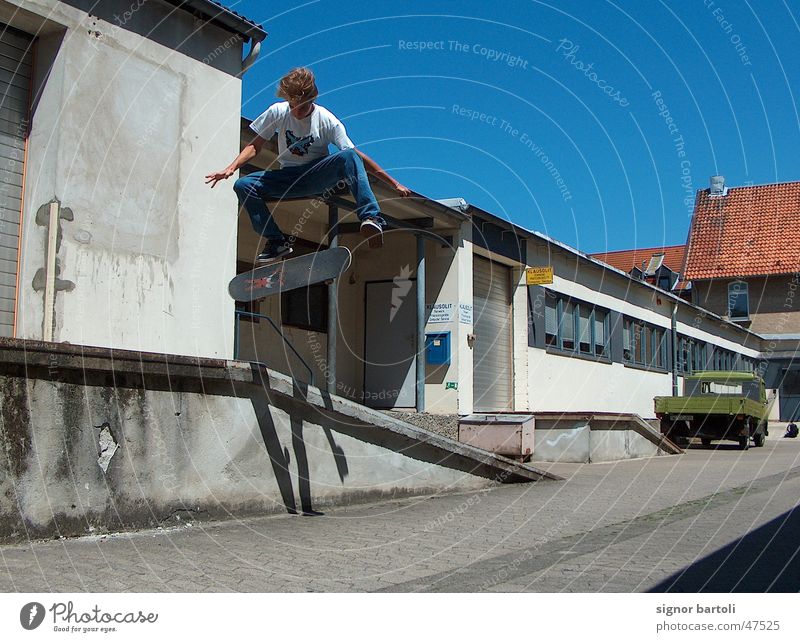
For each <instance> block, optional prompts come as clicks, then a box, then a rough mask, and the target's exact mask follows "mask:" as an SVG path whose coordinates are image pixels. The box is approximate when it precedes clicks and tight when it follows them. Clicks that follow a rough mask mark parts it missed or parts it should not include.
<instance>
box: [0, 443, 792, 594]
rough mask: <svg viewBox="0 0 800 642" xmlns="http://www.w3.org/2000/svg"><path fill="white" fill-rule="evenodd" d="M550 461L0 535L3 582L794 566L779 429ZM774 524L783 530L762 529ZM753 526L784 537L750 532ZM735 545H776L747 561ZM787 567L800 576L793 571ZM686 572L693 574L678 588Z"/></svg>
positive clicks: (611, 583)
mask: <svg viewBox="0 0 800 642" xmlns="http://www.w3.org/2000/svg"><path fill="white" fill-rule="evenodd" d="M548 467H549V469H550V470H552V471H553V472H555V473H558V474H560V475H562V476H564V477H565V478H566V480H565V481H563V482H540V483H533V484H523V485H507V486H502V487H497V488H493V489H490V490H486V491H480V492H477V493H472V494H460V495H446V496H434V497H424V498H414V499H403V500H397V501H391V502H384V503H381V504H372V505H361V506H353V507H348V508H340V509H335V510H329V511H327V512H326V514H325V515H323V516H317V517H303V516H288V515H287V516H277V517H265V518H252V519H245V520H231V521H226V522H205V523H202V522H193V523H191V524H184V525H182V526H180V527H175V528H169V529H164V530H159V531H147V532H138V533H130V534H122V535H109V536H103V537H93V538H80V539H73V540H61V541H48V542H37V543H30V544H26V545H13V546H2V547H0V590H1V591H4V592H45V591H58V592H82V591H98V592H122V591H137V592H159V591H170V592H184V591H192V592H194V591H198V592H205V591H257V592H272V591H448V592H450V591H481V590H484V591H547V592H561V591H580V592H594V591H625V592H629V591H645V590H650V589H652V588H653V587H655V586H657V585H660V587H659V588H662V589H663V588H665V587H669V586H674V587H675V588H679V589H680V590H698V589H699V588H703V587H704V586H705V587H706V588H709V587H712V588H713V587H714V585H713V584H708V583H707V582H706V580H707V579H708V578H707V577H706V578H705V579H704V580H698V578H697V577H694V576H693V575H692V571H690V572H688V573H684V574H683V575H681V576H680V577H679V578H678V579H676V578H674V577H673V578H670V576H672V575H673V574H675V573H677V572H679V571H681V570H682V569H686V568H687V567H689V566H690V565H692V564H693V563H695V562H696V561H698V560H701V559H702V558H706V557H707V556H709V555H710V554H712V553H715V552H716V556H717V557H713V558H711V562H710V563H712V564H717V565H719V563H720V562H718V561H715V560H719V559H721V560H723V561H725V560H729V561H730V560H732V559H735V560H736V562H735V564H728V566H727V567H726V568H727V571H726V572H727V575H728V576H732V577H733V581H732V583H730V585H729V586H728V588H726V589H723V590H730V588H735V589H737V590H766V589H767V588H770V582H769V581H767V582H766V584H764V582H765V578H767V580H769V578H775V577H782V578H784V579H785V578H786V577H787V575H788V572H783V573H782V570H783V571H786V569H785V568H784V566H785V564H786V562H787V560H790V559H791V557H792V554H795V555H796V550H794V551H793V550H790V549H791V548H792V547H793V545H790V546H789V547H787V546H786V542H787V541H789V538H786V537H784V534H785V531H786V529H788V528H790V527H791V528H795V532H794V535H793V536H792V539H791V541H793V542H796V541H797V540H798V537H797V536H798V532H797V529H796V522H795V521H793V520H794V513H791V512H790V511H792V509H794V508H795V504H796V503H797V501H798V500H797V498H798V497H800V440H788V439H780V435H776V436H772V437H770V438H769V439H768V441H767V444H766V446H765V447H763V448H751V449H750V450H749V451H745V452H743V451H739V450H738V449H736V447H735V446H733V445H732V446H728V445H721V446H719V447H718V448H716V449H705V448H692V449H690V450H688V451H687V453H686V454H684V455H681V456H671V457H657V458H652V459H640V460H632V461H624V462H617V463H613V464H552V465H549V466H548ZM798 513H800V511H798ZM787 517H788V518H789V519H788V520H787ZM776 518H779V520H778V521H777V522H775V521H773V520H775V519H776ZM770 522H772V524H773V526H774V525H775V524H778V525H783V526H784V531H778V530H777V529H773V531H765V530H764V529H761V530H758V529H760V527H762V526H764V525H765V524H769V523H770ZM754 531H756V532H757V533H762V534H763V533H767V534H769V533H773V534H774V533H777V537H770V536H767V537H766V538H765V537H762V538H761V539H760V540H757V541H756V540H752V538H753V532H754ZM748 533H750V535H748ZM744 536H747V537H748V538H749V539H745V540H743V541H742V543H741V545H740V546H738V547H733V546H730V545H731V543H732V542H736V541H737V540H739V538H742V537H744ZM751 540H752V541H751ZM754 542H755V543H754ZM726 546H729V548H727V549H726V548H724V547H726ZM730 551H734V552H736V551H739V552H741V551H750V552H753V551H758V552H769V554H770V555H762V557H761V558H758V555H757V554H756V555H750V556H749V557H747V559H740V558H736V557H735V555H734V557H731V555H730V554H729V552H730ZM720 555H722V557H720ZM708 563H709V562H705V563H704V564H705V566H703V564H698V565H695V567H693V568H696V569H704V568H706V567H707V566H708ZM792 563H793V564H796V558H795V560H793V561H792ZM791 570H792V572H793V577H792V580H791V581H792V582H794V583H798V582H799V581H800V580H798V579H797V578H798V577H800V574H799V573H797V569H796V566H794V567H792V569H791ZM756 571H757V572H756ZM695 575H696V573H695ZM712 575H713V573H712ZM716 575H720V576H722V575H725V573H719V574H716ZM686 578H692V580H691V581H692V582H695V584H694V585H687V584H685V583H684V584H682V585H681V584H679V583H678V584H676V583H675V582H680V581H684V580H686ZM729 579H730V577H729ZM665 582H666V583H665ZM697 582H700V583H699V584H698V583H697ZM737 582H738V583H737ZM759 582H760V583H759ZM662 583H665V584H662ZM772 588H776V586H774V585H773V586H772ZM798 588H800V586H795V588H794V590H798ZM716 589H719V586H716Z"/></svg>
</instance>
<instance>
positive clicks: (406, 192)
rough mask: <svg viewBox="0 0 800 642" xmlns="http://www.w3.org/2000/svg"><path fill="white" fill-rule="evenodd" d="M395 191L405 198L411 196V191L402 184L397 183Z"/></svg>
mask: <svg viewBox="0 0 800 642" xmlns="http://www.w3.org/2000/svg"><path fill="white" fill-rule="evenodd" d="M394 190H395V191H396V192H397V193H398V194H400V196H402V197H403V198H405V197H406V196H411V190H410V189H408V188H407V187H406V186H405V185H401V184H400V183H395V186H394Z"/></svg>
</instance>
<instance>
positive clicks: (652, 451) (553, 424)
mask: <svg viewBox="0 0 800 642" xmlns="http://www.w3.org/2000/svg"><path fill="white" fill-rule="evenodd" d="M535 418H536V431H535V435H536V448H535V450H534V453H533V457H532V460H533V461H561V462H576V463H590V462H603V461H618V460H621V459H634V458H639V457H656V456H659V455H670V454H678V453H681V452H683V451H682V450H681V449H680V448H678V447H677V446H676V445H675V444H673V443H672V442H670V441H669V440H667V439H665V438H664V437H663V436H661V435H660V434H659V433H658V431H657V430H656V429H655V428H653V427H652V426H651V425H650V424H648V423H647V422H645V421H644V420H642V419H641V418H640V417H638V416H637V415H630V414H613V413H612V414H608V413H603V414H592V413H586V414H574V413H569V414H567V413H537V414H535Z"/></svg>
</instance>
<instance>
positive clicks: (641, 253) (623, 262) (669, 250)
mask: <svg viewBox="0 0 800 642" xmlns="http://www.w3.org/2000/svg"><path fill="white" fill-rule="evenodd" d="M654 254H664V265H666V266H667V267H668V268H669V269H670V270H672V271H673V272H677V273H678V274H680V272H681V269H683V260H684V257H685V256H686V246H685V245H668V246H666V247H648V248H643V249H639V250H620V251H618V252H601V253H598V254H590V255H589V256H591V257H592V258H593V259H597V260H598V261H602V262H603V263H608V264H609V265H610V266H611V267H615V268H617V269H618V270H622V271H623V272H630V271H631V270H632V269H633V268H634V267H637V268H639V269H640V270H641V269H642V263H644V265H645V268H646V267H647V264H648V263H650V259H651V258H652V257H653V255H654Z"/></svg>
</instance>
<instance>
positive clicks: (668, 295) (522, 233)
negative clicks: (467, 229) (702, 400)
mask: <svg viewBox="0 0 800 642" xmlns="http://www.w3.org/2000/svg"><path fill="white" fill-rule="evenodd" d="M468 212H469V213H475V214H477V215H478V216H480V217H481V218H485V219H488V220H490V222H492V223H495V224H497V225H504V226H506V227H508V228H510V229H511V230H513V231H514V233H515V234H516V235H517V236H519V237H520V238H527V239H530V238H536V239H540V240H542V241H545V242H546V243H548V244H550V245H553V246H555V247H557V248H560V249H562V250H563V251H564V252H566V253H567V254H571V255H573V256H575V257H577V258H578V259H581V260H583V261H586V262H588V263H590V264H592V265H594V266H596V267H599V268H601V269H603V270H607V271H609V272H612V273H614V274H618V275H619V276H622V277H624V278H625V279H627V280H628V281H632V282H633V283H636V284H638V285H640V286H643V287H645V288H647V289H650V290H652V291H653V292H654V293H656V294H658V295H659V296H663V297H664V298H665V299H669V300H671V301H673V302H675V303H676V304H677V305H681V306H685V307H686V308H688V309H690V310H695V311H698V312H703V313H704V314H705V315H706V316H707V317H708V318H711V319H715V320H716V321H718V322H719V323H720V324H721V325H723V326H726V327H728V328H730V329H732V330H735V331H737V332H741V333H744V334H746V335H749V336H752V337H754V338H755V339H757V340H759V341H763V339H764V337H763V336H762V335H760V334H757V333H756V332H753V331H752V330H748V329H747V328H743V327H742V326H740V325H739V324H737V323H733V322H732V321H728V320H727V319H724V318H722V317H721V316H719V315H717V314H714V313H713V312H710V311H709V310H705V309H703V308H701V307H699V306H697V305H694V304H693V303H690V302H689V301H686V300H685V299H682V298H680V297H679V296H677V295H675V294H673V293H672V292H668V291H666V290H662V289H661V288H659V287H656V286H655V285H652V284H651V283H648V282H647V281H642V280H640V279H635V278H633V277H632V276H631V275H630V274H628V273H627V272H623V271H622V270H618V269H617V268H615V267H614V266H613V265H608V264H607V263H603V262H602V261H600V260H598V259H595V258H592V257H591V256H589V255H588V254H585V253H583V252H581V251H580V250H576V249H575V248H574V247H570V246H569V245H567V244H566V243H562V242H561V241H558V240H556V239H554V238H551V237H549V236H547V235H546V234H542V233H541V232H535V231H533V230H527V229H525V228H524V227H520V226H519V225H517V224H516V223H512V222H510V221H507V220H505V219H502V218H500V217H498V216H495V215H494V214H491V213H489V212H487V211H485V210H482V209H481V208H479V207H476V206H475V205H472V204H471V203H470V204H469V210H468ZM687 254H688V250H687ZM753 349H755V348H753ZM758 350H759V352H760V351H761V349H760V346H759V348H758Z"/></svg>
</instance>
